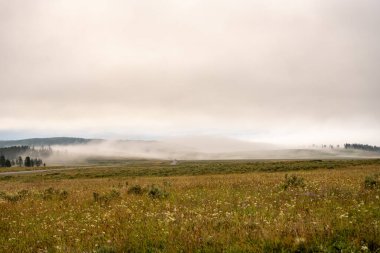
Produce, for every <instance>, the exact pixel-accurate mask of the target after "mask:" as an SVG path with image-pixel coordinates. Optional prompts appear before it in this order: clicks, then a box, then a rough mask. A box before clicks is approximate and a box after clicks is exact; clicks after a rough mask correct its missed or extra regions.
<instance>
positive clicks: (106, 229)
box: [0, 165, 380, 252]
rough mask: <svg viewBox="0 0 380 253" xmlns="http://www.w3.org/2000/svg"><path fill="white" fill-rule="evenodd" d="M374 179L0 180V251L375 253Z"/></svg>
mask: <svg viewBox="0 0 380 253" xmlns="http://www.w3.org/2000/svg"><path fill="white" fill-rule="evenodd" d="M376 173H380V167H379V166H378V165H363V166H356V167H347V168H341V169H319V170H309V171H293V172H291V174H293V175H296V176H297V177H298V178H303V179H304V181H303V182H304V186H293V185H289V187H288V188H286V189H285V188H284V187H283V184H284V182H285V181H284V178H285V174H286V172H256V173H246V174H224V175H199V176H176V177H112V178H100V179H86V178H79V179H70V180H69V179H45V178H44V177H43V176H41V178H40V180H36V179H35V178H34V180H32V181H30V182H28V180H12V179H10V180H8V181H6V180H4V181H1V184H0V192H2V194H1V196H2V197H0V251H2V252H181V251H182V252H220V251H226V252H242V251H249V252H262V251H267V252H277V251H314V252H320V251H322V252H323V251H325V252H335V251H336V252H340V251H341V250H343V251H358V252H359V251H367V250H368V251H376V250H380V227H379V226H380V199H379V196H380V189H379V188H373V189H366V188H365V187H364V180H365V177H366V176H368V175H373V174H376ZM134 185H140V186H141V187H142V188H143V190H144V191H143V193H142V194H133V193H131V192H129V193H128V191H129V189H130V188H131V187H132V186H134ZM152 185H156V186H157V187H158V188H156V190H157V191H156V192H159V193H169V195H168V196H166V195H165V194H162V195H149V193H148V191H149V189H151V186H152ZM23 190H24V191H23ZM94 193H95V194H94ZM96 194H97V197H95V195H96ZM157 196H158V197H157Z"/></svg>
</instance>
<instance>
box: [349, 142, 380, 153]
mask: <svg viewBox="0 0 380 253" xmlns="http://www.w3.org/2000/svg"><path fill="white" fill-rule="evenodd" d="M344 148H345V149H359V150H365V151H373V152H380V147H377V146H371V145H367V144H357V143H354V144H349V143H346V144H344Z"/></svg>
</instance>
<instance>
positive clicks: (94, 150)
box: [45, 136, 380, 164]
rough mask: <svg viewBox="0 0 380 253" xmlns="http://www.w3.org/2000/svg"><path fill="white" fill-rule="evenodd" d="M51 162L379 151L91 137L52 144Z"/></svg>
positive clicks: (343, 155)
mask: <svg viewBox="0 0 380 253" xmlns="http://www.w3.org/2000/svg"><path fill="white" fill-rule="evenodd" d="M52 149H53V151H54V152H53V154H52V155H51V156H50V157H47V158H46V159H45V160H46V161H47V162H48V163H51V164H64V163H76V162H86V161H88V160H91V159H107V158H108V159H161V160H178V161H180V160H231V159H350V158H354V159H357V158H361V159H363V158H379V157H380V152H368V151H362V150H346V149H344V148H342V147H339V148H336V147H334V148H328V147H326V148H321V147H303V148H302V147H286V146H276V145H270V144H265V143H252V142H244V141H237V140H232V139H226V138H217V137H212V138H211V137H199V136H198V137H193V138H190V137H187V138H180V139H177V138H174V139H173V138H172V139H168V140H161V141H133V140H94V141H90V142H88V143H83V144H74V145H53V146H52Z"/></svg>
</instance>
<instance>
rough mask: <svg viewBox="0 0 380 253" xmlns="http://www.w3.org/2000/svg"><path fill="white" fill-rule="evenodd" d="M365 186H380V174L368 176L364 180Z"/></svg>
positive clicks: (368, 187)
mask: <svg viewBox="0 0 380 253" xmlns="http://www.w3.org/2000/svg"><path fill="white" fill-rule="evenodd" d="M364 187H365V188H367V189H374V188H378V187H380V174H375V175H372V176H367V177H366V178H365V180H364Z"/></svg>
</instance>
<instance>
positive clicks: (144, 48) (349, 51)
mask: <svg viewBox="0 0 380 253" xmlns="http://www.w3.org/2000/svg"><path fill="white" fill-rule="evenodd" d="M379 13H380V1H378V0H356V1H354V0H293V1H280V0H251V1H248V0H247V1H244V0H235V1H223V0H218V1H216V0H215V1H207V0H206V1H178V0H171V1H170V0H166V1H160V0H158V1H157V0H152V1H148V0H135V1H125V0H123V1H122V0H108V1H105V0H103V1H100V0H91V1H90V0H53V1H52V0H22V1H21V0H12V1H9V0H0V87H1V94H2V95H1V99H0V108H1V115H0V139H13V138H24V137H34V136H39V137H42V136H57V135H58V136H62V135H65V136H78V137H81V136H83V137H101V138H102V137H103V138H148V139H149V138H165V137H172V136H178V135H180V136H183V135H220V136H226V137H233V138H239V139H244V140H250V141H258V142H269V143H277V144H284V143H288V144H312V143H323V142H330V143H343V142H346V141H347V142H365V143H369V144H380V110H379V108H380V100H379V95H380V82H379V81H380V71H379V66H380V27H379V24H380V15H379Z"/></svg>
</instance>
